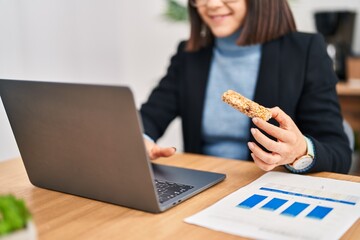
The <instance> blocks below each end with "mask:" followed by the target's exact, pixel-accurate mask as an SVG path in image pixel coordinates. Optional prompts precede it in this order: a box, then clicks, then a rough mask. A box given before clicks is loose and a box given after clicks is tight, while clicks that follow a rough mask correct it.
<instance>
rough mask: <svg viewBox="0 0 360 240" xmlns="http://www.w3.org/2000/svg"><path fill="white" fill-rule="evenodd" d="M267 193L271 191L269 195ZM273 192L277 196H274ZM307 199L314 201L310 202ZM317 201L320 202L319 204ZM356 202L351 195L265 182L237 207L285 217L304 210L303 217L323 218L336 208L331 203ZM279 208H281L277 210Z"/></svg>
mask: <svg viewBox="0 0 360 240" xmlns="http://www.w3.org/2000/svg"><path fill="white" fill-rule="evenodd" d="M268 193H271V195H269V194H268ZM274 193H275V194H276V196H277V197H275V196H274ZM295 198H296V201H295V200H294V199H295ZM309 200H311V201H312V202H315V203H313V204H311V203H309ZM319 202H321V205H320V204H319ZM358 202H360V199H359V197H356V196H352V195H344V194H337V193H332V192H326V191H314V190H310V189H306V188H294V187H288V186H286V185H279V184H267V185H266V186H263V187H260V188H259V193H258V194H252V195H251V196H249V197H248V198H247V199H245V200H244V201H242V202H240V203H239V204H238V205H237V207H239V208H244V209H249V210H250V209H253V208H256V209H261V210H264V211H272V212H274V214H275V212H276V214H278V215H280V216H285V217H297V216H298V215H300V214H301V213H303V212H306V214H303V217H304V218H308V219H316V220H323V219H324V218H325V217H326V216H327V215H328V214H330V213H331V211H333V210H334V208H336V206H333V203H337V204H340V205H342V204H344V205H350V206H354V205H356V203H358ZM330 205H331V207H330ZM284 206H285V208H284ZM279 209H282V210H281V211H278V210H279Z"/></svg>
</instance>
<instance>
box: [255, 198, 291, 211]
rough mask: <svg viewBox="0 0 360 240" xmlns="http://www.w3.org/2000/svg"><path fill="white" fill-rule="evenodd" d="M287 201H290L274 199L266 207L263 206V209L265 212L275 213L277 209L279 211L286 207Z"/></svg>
mask: <svg viewBox="0 0 360 240" xmlns="http://www.w3.org/2000/svg"><path fill="white" fill-rule="evenodd" d="M287 201H288V200H285V199H281V198H273V199H271V200H270V201H269V202H267V203H266V204H265V205H264V206H262V207H261V208H262V209H265V210H270V211H275V210H276V209H278V208H279V207H281V206H282V205H284V203H286V202H287Z"/></svg>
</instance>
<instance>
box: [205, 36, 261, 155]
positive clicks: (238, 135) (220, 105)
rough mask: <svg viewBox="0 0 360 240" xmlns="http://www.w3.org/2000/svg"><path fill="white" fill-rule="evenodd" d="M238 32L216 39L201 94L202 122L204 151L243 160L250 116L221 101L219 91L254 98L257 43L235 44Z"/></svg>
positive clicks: (256, 73) (258, 63)
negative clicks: (232, 91) (228, 91)
mask: <svg viewBox="0 0 360 240" xmlns="http://www.w3.org/2000/svg"><path fill="white" fill-rule="evenodd" d="M239 34H240V32H239V31H238V32H236V33H234V34H233V35H231V36H229V37H226V38H217V39H216V40H215V47H214V50H213V51H214V52H213V59H212V62H211V70H210V75H209V80H208V85H207V89H206V96H205V106H204V113H203V122H202V139H203V142H204V149H203V151H204V154H207V155H213V156H220V157H225V158H233V159H247V158H248V154H249V149H248V147H247V142H248V141H249V137H250V128H249V127H250V118H248V117H247V116H245V115H244V114H241V113H239V112H238V111H236V110H234V109H233V108H232V107H230V106H228V105H227V104H226V103H224V102H222V100H221V96H222V94H223V93H224V92H225V91H227V90H229V89H232V90H234V91H237V92H239V93H241V94H242V95H244V96H245V97H247V98H249V99H253V98H254V92H255V87H256V81H257V78H258V72H259V66H260V59H261V45H252V46H238V45H236V40H237V38H238V36H239Z"/></svg>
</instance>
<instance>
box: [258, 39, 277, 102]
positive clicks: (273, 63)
mask: <svg viewBox="0 0 360 240" xmlns="http://www.w3.org/2000/svg"><path fill="white" fill-rule="evenodd" d="M279 68H280V46H279V41H276V40H275V41H271V42H268V43H265V44H264V45H263V49H262V57H261V63H260V71H259V76H258V81H257V84H256V88H255V96H254V101H255V102H257V103H259V104H261V105H264V106H265V107H269V108H271V107H275V106H277V105H278V104H279V98H278V94H279V93H278V91H279V77H280V76H279Z"/></svg>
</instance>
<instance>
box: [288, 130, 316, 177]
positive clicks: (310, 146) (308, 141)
mask: <svg viewBox="0 0 360 240" xmlns="http://www.w3.org/2000/svg"><path fill="white" fill-rule="evenodd" d="M304 138H305V141H306V149H307V153H306V155H308V156H310V157H312V159H313V161H312V163H311V164H310V165H308V166H306V167H305V168H303V169H295V168H294V167H293V166H292V165H291V164H285V165H284V166H285V168H286V169H287V170H289V171H290V172H293V173H304V172H307V171H309V169H311V168H312V167H313V166H314V164H315V148H314V144H313V142H312V140H311V139H310V138H308V137H306V136H304ZM306 155H304V156H306ZM304 156H302V157H304ZM299 159H300V158H299ZM295 161H296V160H295Z"/></svg>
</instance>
